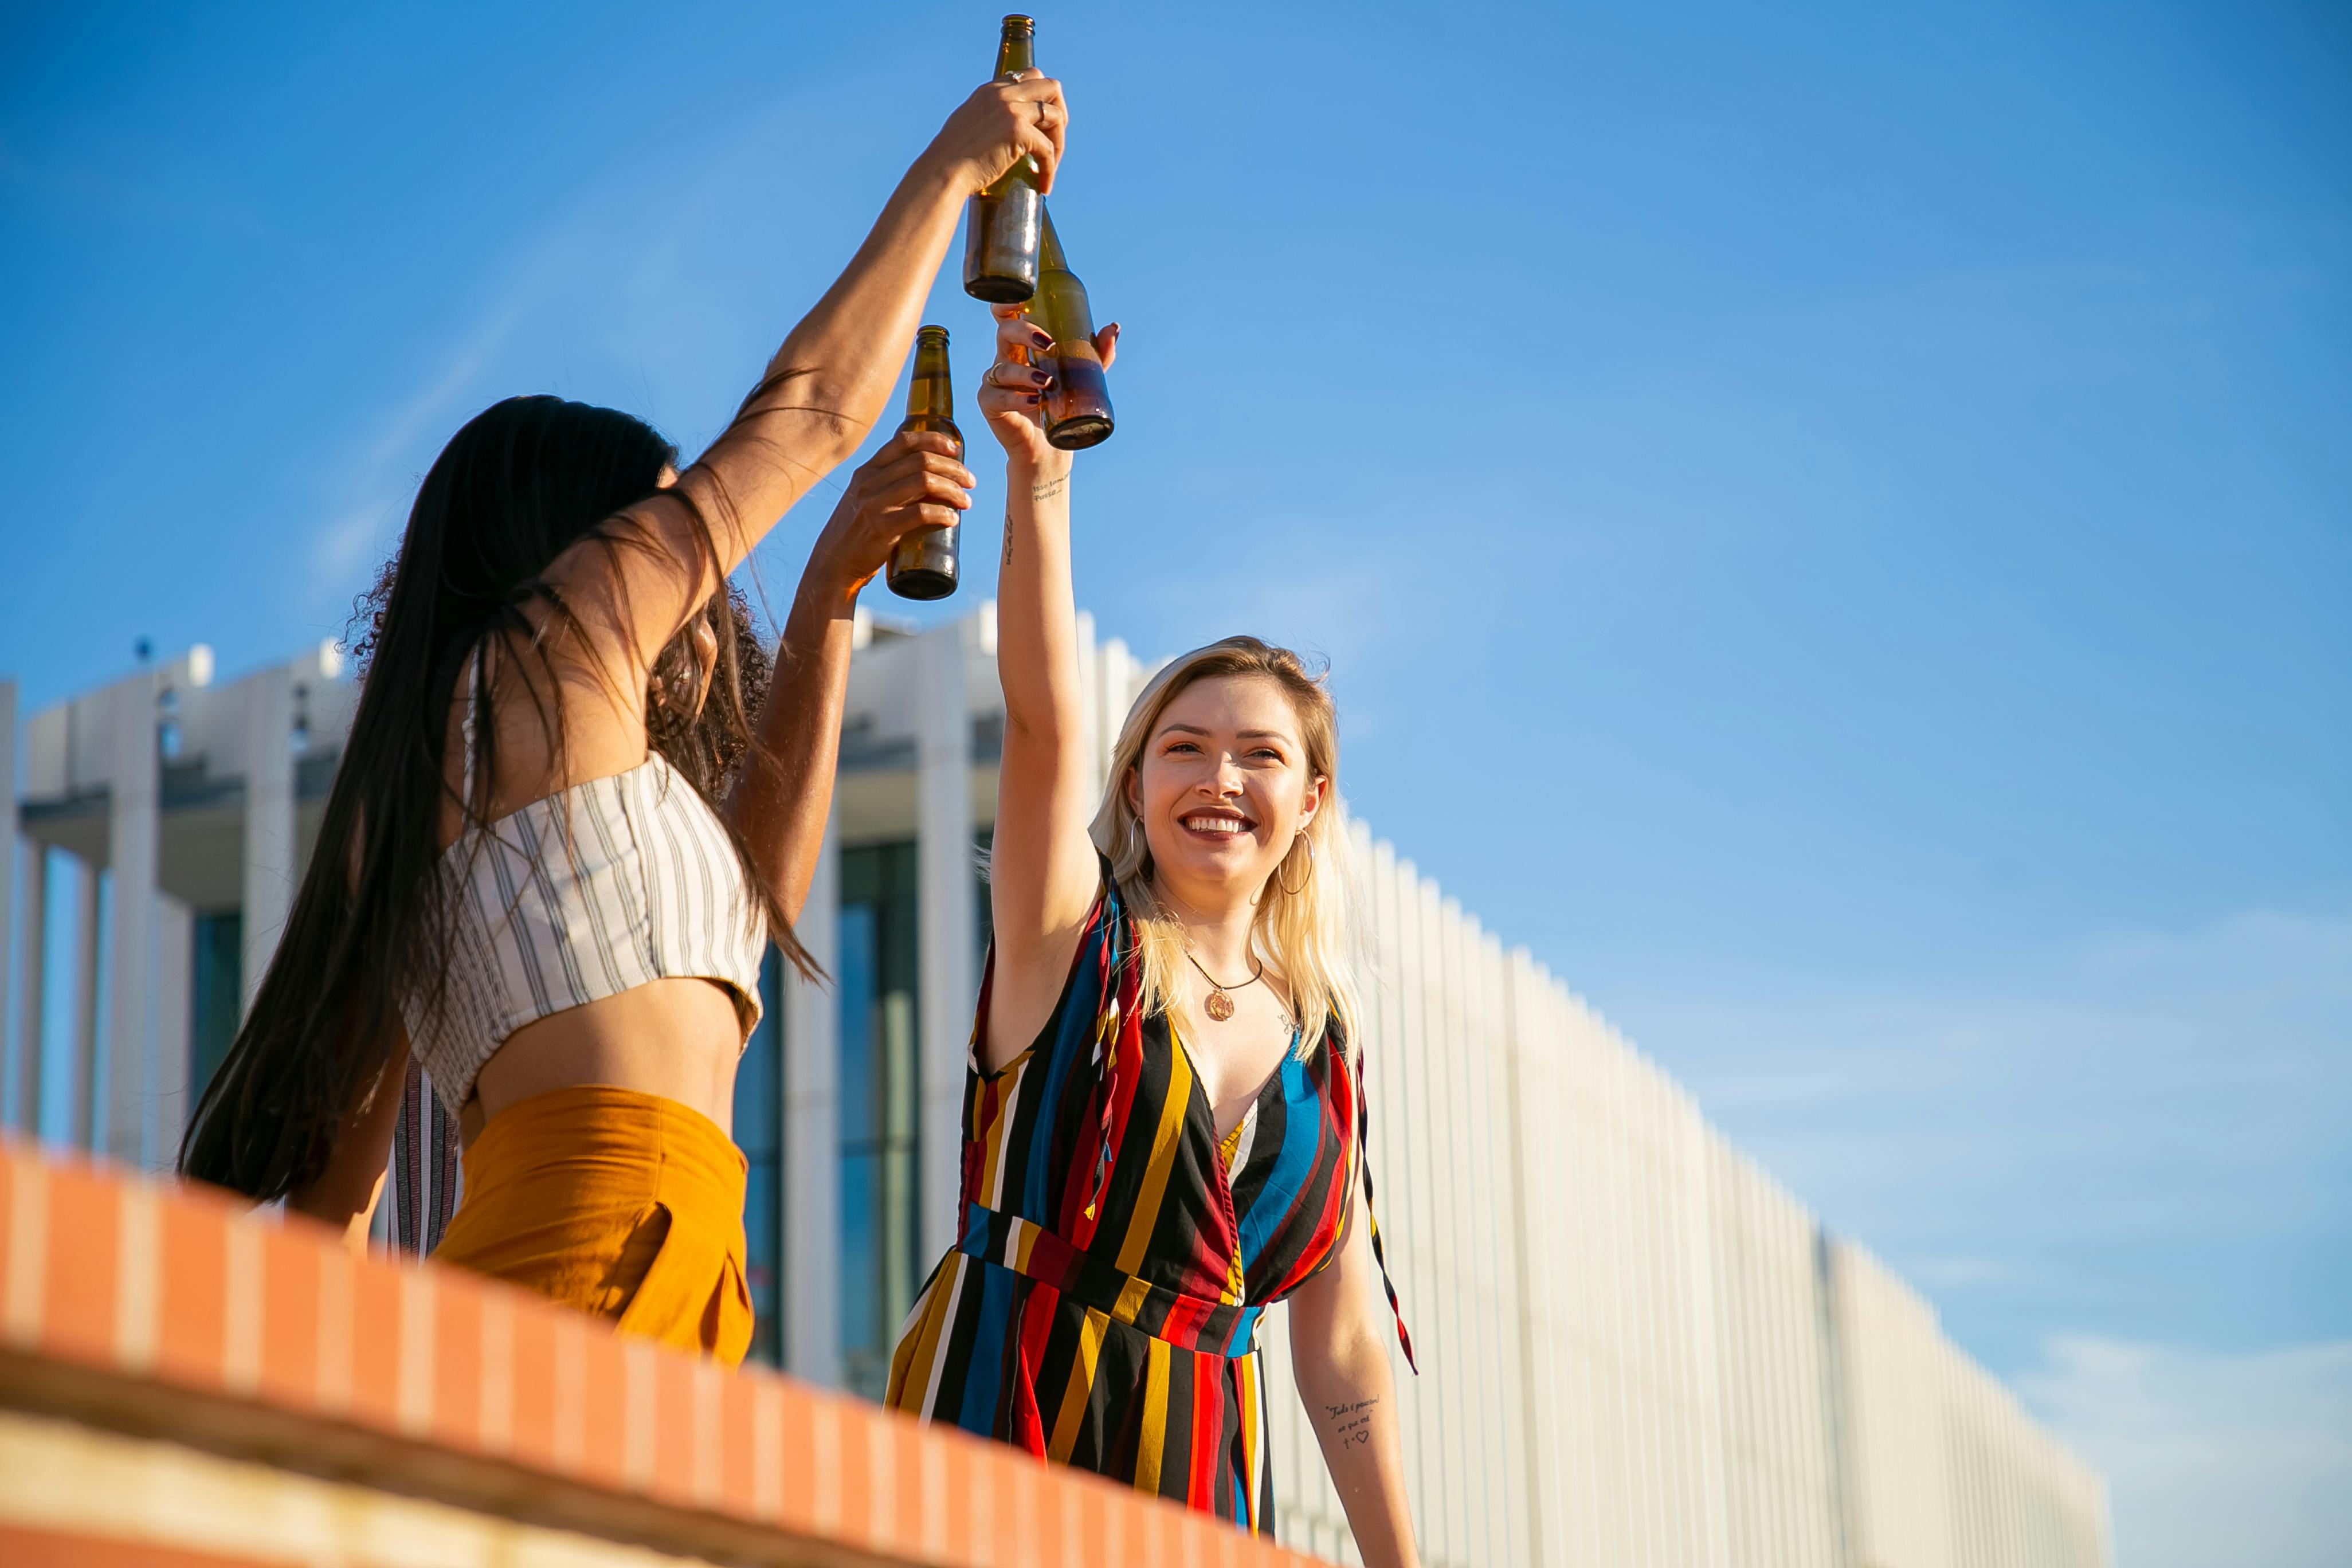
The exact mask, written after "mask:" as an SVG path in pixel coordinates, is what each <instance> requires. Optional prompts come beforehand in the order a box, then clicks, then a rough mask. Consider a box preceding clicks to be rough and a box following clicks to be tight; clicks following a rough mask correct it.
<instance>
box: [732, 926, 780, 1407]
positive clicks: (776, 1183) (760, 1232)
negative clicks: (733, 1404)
mask: <svg viewBox="0 0 2352 1568" xmlns="http://www.w3.org/2000/svg"><path fill="white" fill-rule="evenodd" d="M760 1008H761V1011H760V1026H759V1027H758V1028H756V1029H754V1030H752V1031H751V1039H750V1040H749V1041H748V1042H747V1043H746V1044H745V1045H744V1047H743V1058H742V1061H741V1063H740V1065H739V1066H738V1067H737V1068H736V1069H735V1143H736V1146H737V1147H738V1148H740V1149H741V1150H742V1151H743V1158H744V1159H745V1161H746V1162H748V1163H749V1164H750V1166H751V1170H750V1173H749V1174H748V1175H747V1176H746V1178H745V1181H746V1185H745V1187H744V1192H743V1238H744V1243H745V1255H744V1273H745V1275H746V1276H747V1282H748V1283H749V1285H750V1286H751V1325H752V1326H751V1360H753V1361H756V1362H761V1363H766V1364H767V1365H769V1366H781V1365H782V1364H783V1352H784V1321H783V1298H782V1293H781V1292H780V1291H779V1290H778V1289H777V1285H778V1282H779V1280H780V1279H781V1276H782V1261H783V1252H784V1228H783V1215H784V1211H783V1202H782V1199H783V1162H784V1138H783V1122H784V1114H783V1111H784V1108H783V1090H782V1084H783V1065H784V993H783V969H782V957H781V955H779V954H778V953H777V952H776V950H775V949H774V948H770V949H769V950H768V955H767V957H766V958H764V959H762V960H761V963H760Z"/></svg>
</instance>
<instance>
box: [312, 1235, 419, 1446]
mask: <svg viewBox="0 0 2352 1568" xmlns="http://www.w3.org/2000/svg"><path fill="white" fill-rule="evenodd" d="M406 1267H408V1265H405V1264H396V1263H387V1262H385V1261H383V1259H382V1258H374V1257H364V1258H362V1257H354V1258H352V1318H351V1333H352V1408H351V1416H352V1420H354V1421H358V1422H361V1423H362V1424H363V1425H366V1426H373V1427H376V1428H378V1429H379V1430H382V1431H385V1432H396V1431H398V1430H399V1429H400V1271H401V1269H403V1268H406ZM320 1327H321V1328H322V1329H326V1328H327V1327H328V1325H325V1324H321V1325H320Z"/></svg>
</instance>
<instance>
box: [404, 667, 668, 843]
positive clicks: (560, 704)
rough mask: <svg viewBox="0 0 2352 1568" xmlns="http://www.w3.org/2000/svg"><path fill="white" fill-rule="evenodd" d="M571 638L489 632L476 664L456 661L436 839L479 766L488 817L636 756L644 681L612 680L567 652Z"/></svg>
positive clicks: (447, 829) (642, 742)
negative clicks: (445, 801)
mask: <svg viewBox="0 0 2352 1568" xmlns="http://www.w3.org/2000/svg"><path fill="white" fill-rule="evenodd" d="M570 640H571V639H568V638H565V637H562V636H560V635H542V636H540V637H524V636H521V635H520V634H516V633H501V634H493V635H492V636H490V637H487V638H485V639H484V641H483V643H482V646H481V647H480V649H479V651H478V655H477V658H478V665H477V662H476V660H475V659H468V660H467V662H465V663H464V664H462V665H461V666H459V668H458V672H457V680H456V683H455V685H454V686H453V688H452V689H451V691H450V694H449V709H448V719H447V729H446V734H445V739H444V746H443V751H442V757H443V759H444V762H443V765H444V770H445V775H446V780H447V782H448V784H449V787H450V790H451V792H452V794H451V799H450V802H449V805H448V808H447V810H446V812H445V814H444V818H443V835H442V836H443V838H444V840H445V841H449V840H454V838H455V837H456V836H457V831H458V826H459V817H458V813H457V797H458V796H459V795H462V793H463V792H464V791H465V789H466V780H467V775H468V769H469V768H472V767H486V768H487V769H488V777H487V781H486V782H487V785H488V815H489V816H491V817H492V818H496V817H499V816H506V815H507V814H509V812H513V811H517V810H520V808H521V807H523V806H525V805H530V803H531V802H533V801H535V800H543V799H545V798H546V797H547V796H549V795H555V794H558V793H560V792H562V791H563V790H565V789H568V788H570V787H571V786H572V785H573V784H579V783H581V782H583V780H587V779H596V778H604V777H608V776H610V775H611V774H614V773H625V772H626V771H627V770H629V769H630V768H633V767H635V766H636V765H637V764H638V763H642V762H644V761H645V759H646V719H645V697H644V691H643V683H642V682H639V683H638V684H637V685H636V686H635V688H631V687H626V686H623V685H621V684H620V682H619V680H616V679H613V677H612V674H611V672H609V671H607V670H605V669H604V668H600V667H599V665H598V664H597V662H596V661H594V660H593V659H590V658H582V657H581V656H580V655H579V654H578V652H576V651H574V650H572V649H569V648H567V647H565V646H564V644H566V643H567V642H568V641H570ZM624 679H625V678H624ZM469 719H470V721H471V722H470V724H469V722H468V721H469ZM469 731H470V734H469Z"/></svg>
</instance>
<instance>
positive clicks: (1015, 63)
mask: <svg viewBox="0 0 2352 1568" xmlns="http://www.w3.org/2000/svg"><path fill="white" fill-rule="evenodd" d="M1036 68H1037V35H1036V33H1035V32H1034V31H1033V30H1032V29H1031V28H1030V27H1029V26H1026V25H1024V26H1018V27H1015V26H1011V25H1010V24H1007V25H1006V26H1005V29H1004V37H1003V41H1002V42H1000V43H999V44H998V45H997V46H996V74H997V75H998V76H1010V75H1012V74H1013V72H1014V71H1025V70H1034V69H1036Z"/></svg>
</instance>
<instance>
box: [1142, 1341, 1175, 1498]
mask: <svg viewBox="0 0 2352 1568" xmlns="http://www.w3.org/2000/svg"><path fill="white" fill-rule="evenodd" d="M1170 1350H1171V1347H1170V1345H1169V1343H1168V1342H1167V1341H1166V1340H1162V1339H1150V1340H1146V1341H1145V1342H1144V1351H1145V1354H1146V1356H1147V1357H1148V1359H1147V1360H1146V1362H1145V1363H1144V1373H1143V1428H1142V1430H1141V1431H1139V1432H1138V1433H1137V1434H1136V1435H1135V1487H1136V1489H1137V1490H1138V1491H1142V1492H1150V1493H1152V1494H1154V1495H1155V1496H1156V1495H1157V1494H1158V1493H1159V1490H1160V1456H1161V1454H1162V1453H1163V1452H1165V1450H1166V1448H1167V1446H1168V1358H1169V1353H1170Z"/></svg>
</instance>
